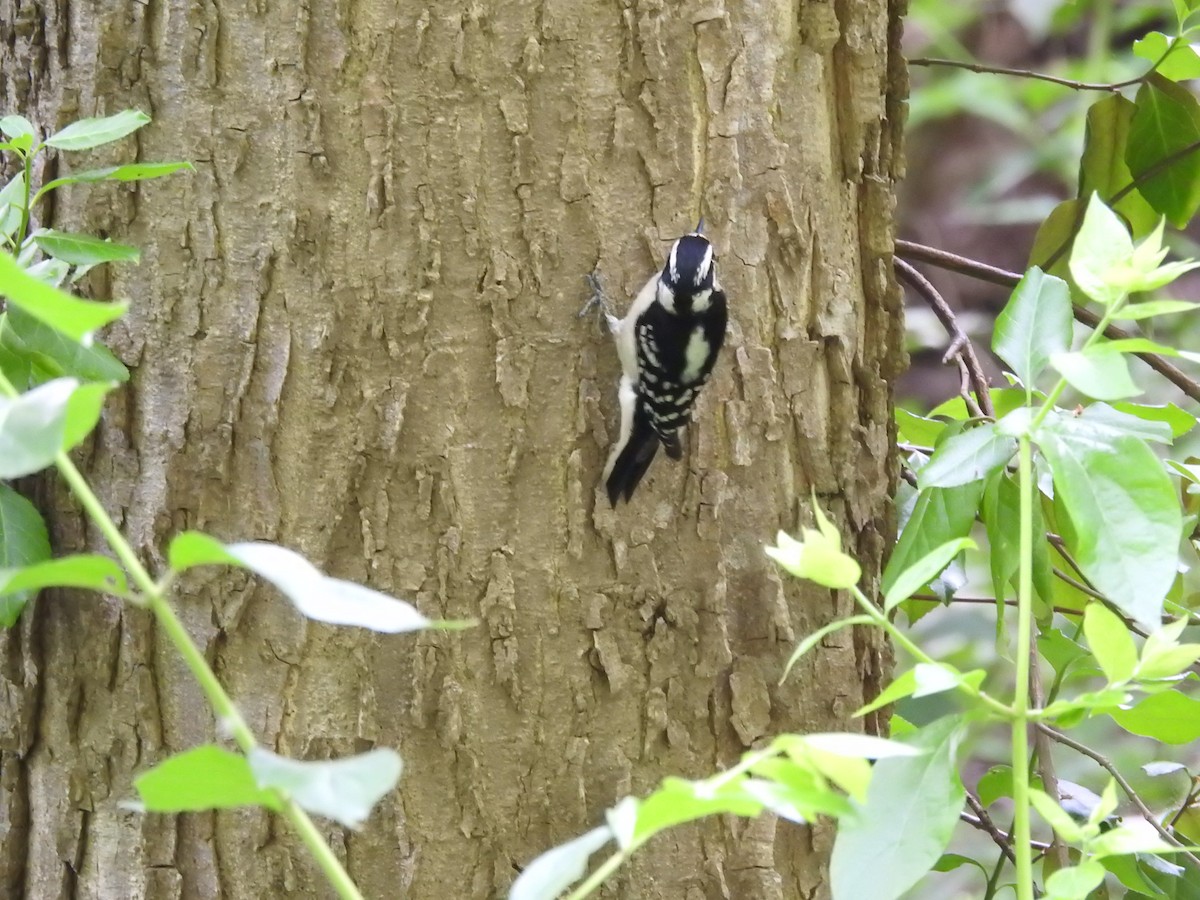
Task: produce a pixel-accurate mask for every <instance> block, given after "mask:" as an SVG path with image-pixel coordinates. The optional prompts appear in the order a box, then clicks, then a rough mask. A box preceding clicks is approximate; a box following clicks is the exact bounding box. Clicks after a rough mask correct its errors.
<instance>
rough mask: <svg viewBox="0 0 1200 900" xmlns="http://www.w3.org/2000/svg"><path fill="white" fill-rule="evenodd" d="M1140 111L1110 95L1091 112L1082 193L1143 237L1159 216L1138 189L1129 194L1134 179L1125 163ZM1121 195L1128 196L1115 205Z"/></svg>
mask: <svg viewBox="0 0 1200 900" xmlns="http://www.w3.org/2000/svg"><path fill="white" fill-rule="evenodd" d="M1136 109H1137V107H1136V106H1135V105H1134V104H1133V102H1132V101H1131V100H1128V99H1126V98H1125V97H1123V96H1122V95H1120V94H1110V95H1109V96H1107V97H1105V98H1103V99H1101V100H1098V101H1097V102H1095V103H1093V104H1092V106H1091V107H1090V108H1089V109H1088V114H1087V132H1086V136H1085V138H1084V143H1083V157H1082V159H1081V160H1080V163H1079V191H1078V193H1079V196H1080V197H1087V196H1089V195H1091V194H1092V193H1093V192H1095V193H1096V194H1097V195H1099V197H1100V199H1102V200H1103V201H1104V202H1105V203H1108V204H1110V205H1111V207H1112V209H1113V210H1114V211H1115V212H1117V213H1118V214H1120V215H1121V216H1122V217H1123V218H1124V219H1125V221H1126V222H1127V223H1129V226H1130V230H1131V231H1132V232H1133V233H1134V235H1136V236H1139V237H1140V236H1141V235H1144V234H1147V233H1149V232H1150V231H1151V230H1152V229H1153V228H1154V226H1155V224H1156V223H1157V221H1158V215H1157V214H1156V213H1155V212H1154V210H1153V209H1152V208H1151V207H1150V204H1148V203H1147V202H1146V201H1145V199H1144V198H1143V197H1142V195H1141V194H1139V193H1138V192H1137V190H1136V189H1135V190H1129V185H1130V183H1131V182H1132V181H1133V176H1132V175H1131V174H1130V173H1129V166H1128V165H1127V164H1126V162H1125V148H1126V146H1127V144H1128V142H1129V124H1130V122H1131V121H1133V114H1134V112H1135V111H1136ZM1119 192H1124V195H1123V196H1121V198H1120V199H1119V200H1117V201H1116V203H1113V199H1112V198H1113V197H1114V196H1116V195H1117V194H1118V193H1119Z"/></svg>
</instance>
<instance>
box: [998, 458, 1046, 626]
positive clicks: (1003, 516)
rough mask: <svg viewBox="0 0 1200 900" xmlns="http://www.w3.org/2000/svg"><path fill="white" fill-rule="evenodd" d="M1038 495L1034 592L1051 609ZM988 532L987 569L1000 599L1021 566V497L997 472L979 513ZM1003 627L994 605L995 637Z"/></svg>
mask: <svg viewBox="0 0 1200 900" xmlns="http://www.w3.org/2000/svg"><path fill="white" fill-rule="evenodd" d="M1040 499H1041V495H1040V493H1037V492H1036V491H1035V494H1034V501H1033V533H1034V534H1035V535H1036V536H1037V537H1036V539H1035V540H1034V542H1033V588H1034V590H1035V591H1036V592H1037V595H1038V596H1039V597H1040V598H1041V599H1042V601H1043V602H1045V603H1046V604H1047V605H1051V606H1052V605H1053V601H1054V583H1053V575H1052V569H1051V565H1050V550H1049V547H1048V546H1047V544H1046V541H1045V540H1044V538H1043V537H1042V536H1043V535H1044V534H1045V533H1046V525H1045V522H1044V521H1043V517H1042V504H1041V502H1040ZM981 514H982V516H983V524H984V527H985V528H986V529H987V539H988V568H989V572H990V574H991V576H992V588H993V591H992V593H993V595H994V596H996V597H998V598H1000V599H1003V598H1004V597H1005V596H1007V595H1008V593H1009V591H1008V586H1009V584H1013V585H1014V586H1015V581H1014V579H1015V578H1016V576H1017V571H1018V568H1019V566H1020V562H1021V560H1020V551H1021V541H1020V535H1021V494H1020V490H1019V489H1018V487H1017V483H1016V481H1015V480H1014V479H1013V478H1012V477H1011V476H1010V475H1008V474H1006V473H1003V472H1000V473H997V474H996V476H995V477H994V478H992V479H991V480H990V481H988V484H987V489H986V490H985V491H984V495H983V506H982V509H981ZM1003 624H1004V608H1003V606H1001V605H999V604H997V623H996V628H997V633H998V635H999V633H1000V629H1001V627H1002V626H1003Z"/></svg>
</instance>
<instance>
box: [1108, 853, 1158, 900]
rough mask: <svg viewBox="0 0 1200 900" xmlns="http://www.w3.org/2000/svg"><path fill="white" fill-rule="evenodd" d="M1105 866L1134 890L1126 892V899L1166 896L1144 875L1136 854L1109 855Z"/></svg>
mask: <svg viewBox="0 0 1200 900" xmlns="http://www.w3.org/2000/svg"><path fill="white" fill-rule="evenodd" d="M1104 868H1106V869H1107V870H1108V871H1109V872H1111V873H1112V874H1113V875H1115V876H1116V877H1117V880H1118V881H1120V882H1121V884H1122V885H1124V886H1125V887H1127V888H1128V889H1129V890H1130V892H1132V893H1126V894H1125V900H1139V898H1141V900H1145V898H1146V897H1148V896H1149V897H1165V896H1166V894H1164V893H1162V892H1161V891H1160V890H1158V888H1156V887H1154V885H1152V884H1151V883H1150V882H1148V881H1147V880H1146V879H1145V878H1144V877H1143V876H1142V873H1141V870H1140V869H1139V868H1138V864H1137V857H1136V856H1132V855H1130V856H1109V857H1107V858H1106V859H1105V860H1104Z"/></svg>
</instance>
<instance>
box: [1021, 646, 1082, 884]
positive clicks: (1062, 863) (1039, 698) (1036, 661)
mask: <svg viewBox="0 0 1200 900" xmlns="http://www.w3.org/2000/svg"><path fill="white" fill-rule="evenodd" d="M1035 627H1036V626H1035ZM1028 650H1029V701H1030V703H1031V704H1032V705H1033V707H1034V709H1041V708H1042V707H1044V706H1045V705H1046V695H1045V692H1044V691H1043V690H1042V667H1041V665H1040V663H1041V658H1040V657H1039V656H1038V647H1037V638H1036V637H1035V638H1034V639H1033V640H1031V641H1030V642H1029V648H1028ZM1033 752H1034V753H1035V754H1036V756H1037V763H1038V774H1040V775H1041V776H1042V789H1043V790H1044V791H1045V792H1046V793H1047V794H1048V795H1049V796H1050V799H1051V800H1053V801H1054V802H1055V803H1059V802H1060V801H1061V796H1060V794H1059V793H1058V774H1057V772H1056V771H1055V769H1054V755H1053V753H1051V747H1050V739H1049V737H1047V736H1046V734H1045V733H1043V732H1041V731H1039V730H1038V729H1036V728H1035V729H1034V730H1033ZM1050 853H1052V854H1053V855H1054V862H1055V863H1056V864H1057V867H1058V868H1060V869H1065V868H1066V867H1067V866H1069V865H1070V864H1071V861H1070V859H1069V858H1068V857H1067V846H1066V844H1064V843H1063V842H1062V841H1061V840H1060V839H1059V836H1058V834H1057V833H1055V834H1054V835H1053V837H1051V839H1050Z"/></svg>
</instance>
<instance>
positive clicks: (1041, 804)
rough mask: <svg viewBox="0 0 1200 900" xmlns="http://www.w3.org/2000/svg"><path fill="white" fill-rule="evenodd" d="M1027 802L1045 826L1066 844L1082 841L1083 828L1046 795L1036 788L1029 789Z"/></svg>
mask: <svg viewBox="0 0 1200 900" xmlns="http://www.w3.org/2000/svg"><path fill="white" fill-rule="evenodd" d="M1029 802H1030V803H1031V804H1032V806H1033V808H1034V809H1036V810H1037V811H1038V815H1040V816H1041V817H1042V818H1043V819H1045V820H1046V822H1047V824H1048V825H1050V827H1051V828H1053V829H1054V831H1055V832H1056V833H1057V834H1058V836H1059V837H1061V838H1062V839H1063V840H1064V841H1066V842H1067V843H1072V844H1074V843H1078V842H1079V841H1081V840H1083V837H1084V833H1083V828H1082V827H1080V826H1079V825H1077V824H1076V823H1075V820H1074V819H1072V818H1071V817H1070V816H1069V815H1067V812H1066V810H1064V809H1063V808H1062V807H1061V806H1059V805H1058V804H1057V803H1056V802H1055V801H1054V800H1053V799H1051V798H1050V796H1049V795H1047V794H1046V793H1044V792H1042V791H1040V790H1038V789H1037V788H1030V789H1029Z"/></svg>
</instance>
